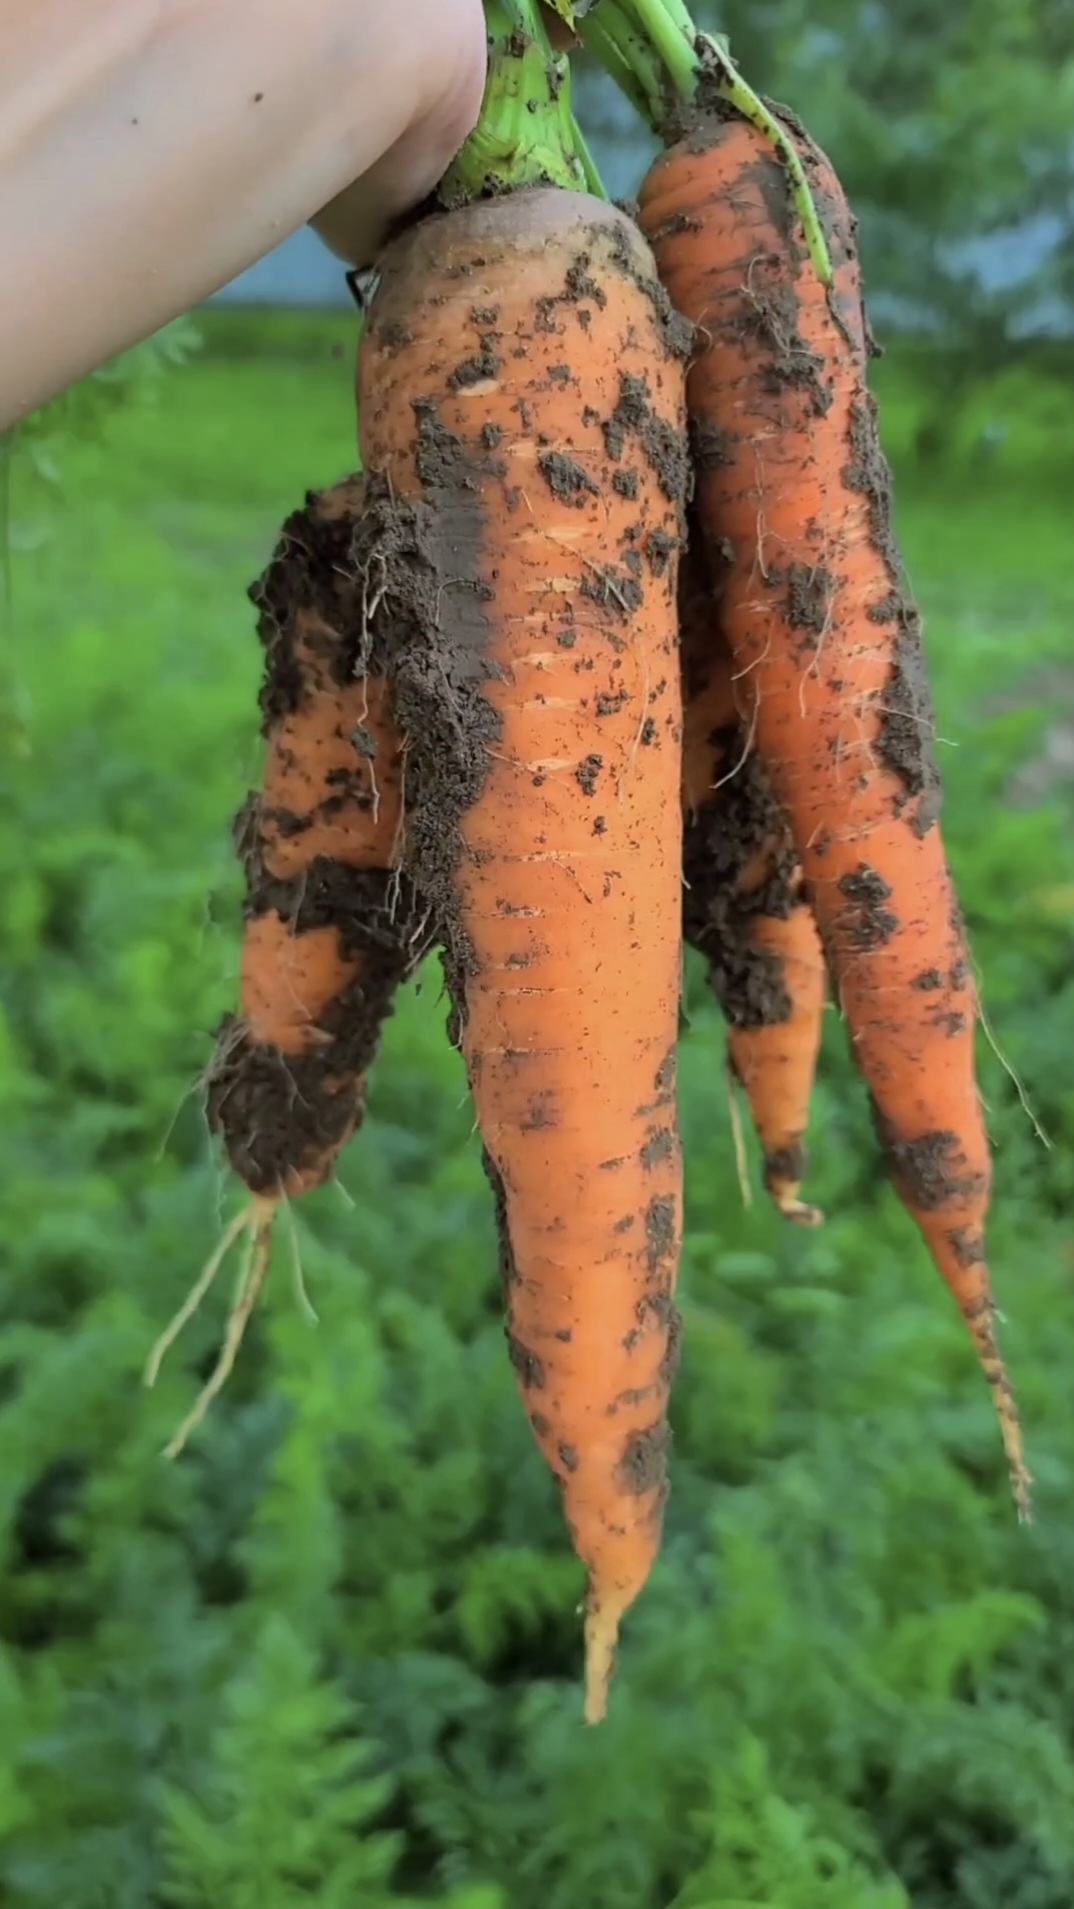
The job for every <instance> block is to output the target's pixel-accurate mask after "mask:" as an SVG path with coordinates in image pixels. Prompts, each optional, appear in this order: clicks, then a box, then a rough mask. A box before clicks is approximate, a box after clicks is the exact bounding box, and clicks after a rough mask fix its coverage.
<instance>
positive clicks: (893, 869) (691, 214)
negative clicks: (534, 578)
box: [641, 113, 1029, 1514]
mask: <svg viewBox="0 0 1074 1909" xmlns="http://www.w3.org/2000/svg"><path fill="white" fill-rule="evenodd" d="M786 123H787V125H788V129H789V131H790V132H791V134H792V136H793V137H794V138H795V140H796V143H797V145H798V148H799V151H800V153H801V157H802V160H803V163H804V165H805V168H806V172H807V175H808V179H809V184H810V187H811V189H812V193H813V197H814V201H815V204H816V206H817V209H818V211H819V213H820V216H821V219H822V222H823V224H824V227H825V230H826V233H827V237H828V242H829V246H830V250H831V254H832V260H833V264H834V271H835V276H834V284H833V285H832V286H831V287H830V288H828V287H825V286H824V285H823V284H822V283H821V281H820V279H819V277H818V276H817V274H816V272H815V271H814V270H813V267H812V266H811V264H810V262H809V260H808V259H807V257H806V254H805V249H804V245H803V243H802V235H801V232H800V230H799V229H798V228H797V226H796V222H795V217H794V213H793V209H792V205H791V201H790V197H789V189H788V184H787V178H786V173H785V170H784V168H783V167H782V165H781V162H780V160H779V158H778V156H777V155H776V154H775V152H774V151H773V150H772V148H771V147H770V146H769V145H768V144H767V143H766V140H765V139H764V137H763V136H762V135H761V134H759V133H758V132H757V131H756V130H755V129H754V128H753V127H752V126H751V125H749V124H748V123H747V122H746V121H744V120H741V119H739V118H736V117H724V116H721V115H720V114H718V113H712V114H710V115H709V116H708V117H706V116H705V115H703V114H702V115H700V116H699V117H698V121H697V124H696V125H695V126H694V128H693V130H692V132H691V134H690V136H689V137H688V138H687V139H686V140H684V141H683V143H682V144H680V145H678V146H676V147H675V148H673V149H672V150H671V151H669V152H668V153H667V154H666V155H665V156H663V157H661V158H660V159H658V160H657V161H656V163H655V164H654V166H653V167H652V169H651V171H650V173H649V175H648V178H647V180H646V182H645V185H644V188H643V193H642V206H641V219H642V225H643V228H644V230H645V231H646V232H647V233H648V234H649V235H650V237H651V240H652V243H653V247H654V251H655V254H656V258H657V262H658V266H659V270H660V275H661V278H662V280H663V282H664V284H665V286H666V287H667V289H668V291H669V293H670V295H671V298H672V301H673V303H674V305H675V306H676V308H677V309H678V310H679V311H680V312H682V313H683V314H684V315H685V316H686V317H687V318H688V319H689V320H690V321H691V322H692V323H693V324H694V325H695V326H696V327H697V341H698V342H697V348H696V356H695V357H694V360H693V362H692V364H691V366H690V370H689V376H688V405H689V410H690V414H691V426H692V430H693V433H694V453H695V461H696V465H697V507H698V515H699V518H700V521H701V523H702V526H703V530H704V534H705V539H706V546H707V551H708V556H709V561H710V563H711V565H712V567H713V574H714V576H715V578H716V581H717V584H718V588H719V592H720V614H721V622H722V627H723V630H724V632H725V635H726V637H727V641H728V643H729V645H730V648H731V652H732V655H733V657H734V664H735V674H736V680H737V681H738V682H739V683H740V684H741V685H742V686H743V689H744V692H745V693H746V695H747V697H748V721H749V722H750V724H751V725H752V728H753V731H754V733H755V736H756V741H757V747H758V750H759V753H760V755H761V758H762V760H763V761H764V763H765V765H766V767H767V769H768V771H769V774H770V775H771V778H772V782H773V786H774V789H775V792H776V795H777V797H778V799H779V801H780V803H781V805H782V807H783V809H784V810H785V812H786V815H787V818H788V820H789V822H790V824H791V828H792V830H793V834H794V838H795V842H796V844H797V847H798V851H799V854H800V856H801V859H802V864H803V868H804V871H805V875H806V881H807V887H808V892H809V895H810V899H811V902H812V905H813V909H814V912H815V915H816V917H817V921H818V925H819V927H820V930H821V935H822V939H823V942H824V945H825V952H826V955H827V959H828V966H829V970H830V972H831V974H832V977H833V981H834V983H835V986H836V988H837V991H838V998H839V1005H840V1007H841V1010H842V1012H843V1015H844V1016H845V1019H846V1022H847V1025H848V1028H849V1030H850V1035H851V1039H852V1042H853V1048H854V1054H855V1057H856V1059H857V1062H858V1065H859V1067H860V1068H861V1071H862V1074H863V1075H864V1077H865V1080H866V1082H867V1083H868V1086H869V1089H870V1093H871V1095H872V1099H873V1104H874V1106H875V1109H876V1117H877V1126H878V1130H879V1133H880V1135H881V1138H882V1141H883V1143H884V1146H885V1149H886V1152H887V1156H888V1159H889V1161H890V1163H891V1168H892V1173H893V1177H894V1180H895V1184H896V1186H897V1188H898V1190H899V1193H900V1194H901V1197H902V1199H903V1200H904V1202H905V1204H906V1206H907V1207H908V1209H909V1210H910V1212H911V1213H912V1214H913V1216H914V1218H915V1219H916V1221H917V1223H918V1225H919V1227H920V1229H921V1232H922V1234H923V1235H924V1238H925V1240H926V1242H927V1244H928V1247H929V1250H930V1252H931V1253H932V1256H933V1258H934V1260H935V1261H936V1264H937V1266H938V1267H939V1269H940V1271H941V1273H942V1274H943V1276H944V1278H945V1280H946V1281H947V1283H948V1285H949V1287H950V1289H951V1291H952V1293H953V1294H954V1296H955V1298H956V1300H957V1302H958V1305H959V1307H960V1309H961V1311H962V1314H963V1317H964V1319H965V1321H966V1324H967V1326H968V1328H969V1330H970V1333H971V1334H972V1337H973V1340H974V1343H975V1345H976V1347H977V1350H978V1353H979V1355H980V1358H981V1361H982V1364H983V1366H984V1369H985V1372H986V1373H987V1376H988V1379H989V1383H990V1385H991V1387H992V1392H993V1396H994V1399H995V1402H996V1406H997V1410H998V1413H999V1418H1000V1423H1001V1426H1002V1431H1003V1437H1004V1442H1005V1446H1006V1451H1007V1457H1008V1461H1009V1465H1010V1471H1011V1476H1012V1480H1013V1485H1014V1492H1015V1497H1016V1501H1017V1503H1018V1507H1019V1510H1020V1512H1022V1513H1023V1514H1027V1512H1028V1503H1029V1478H1028V1474H1027V1472H1026V1468H1025V1464H1024V1460H1023V1456H1022V1446H1021V1435H1020V1431H1019V1426H1018V1420H1017V1414H1016V1410H1015V1406H1014V1402H1013V1399H1012V1395H1011V1391H1010V1386H1009V1384H1008V1381H1007V1376H1006V1373H1005V1371H1004V1367H1003V1364H1002V1362H1001V1359H1000V1354H999V1350H998V1346H997V1340H996V1331H995V1319H994V1315H995V1307H994V1304H993V1300H992V1295H991V1289H990V1283H989V1277H988V1272H987V1268H986V1264H985V1242H984V1223H985V1216H986V1210H987V1206H988V1199H989V1190H990V1178H991V1174H990V1159H989V1150H988V1144H987V1139H986V1135H985V1129H984V1123H983V1119H982V1111H981V1105H980V1100H979V1097H978V1092H977V1087H976V1082H975V1075H974V1028H975V1022H976V1018H977V999H976V993H975V988H974V983H973V978H972V974H971V970H970V963H969V959H968V955H967V948H966V940H965V933H964V929H963V924H962V919H961V916H960V913H959V909H958V906H957V902H956V898H955V894H954V889H953V886H952V882H951V878H950V875H949V872H948V868H947V863H946V859H945V855H944V848H943V843H942V840H941V835H940V829H939V826H938V821H937V815H938V809H939V799H938V775H937V771H936V767H935V763H934V759H933V728H934V724H933V716H932V709H931V704H930V700H929V694H928V688H927V683H926V678H925V669H924V661H923V655H922V644H921V628H920V620H919V617H918V613H917V610H916V609H915V607H914V604H913V602H912V601H911V599H910V597H909V595H908V593H907V590H906V587H905V582H904V578H903V573H902V567H901V562H900V558H899V554H898V550H897V546H896V543H895V539H894V536H893V532H892V520H891V481H890V473H889V471H888V467H887V465H886V463H885V461H884V458H883V455H882V452H881V450H880V445H879V440H878V435H877V428H876V412H875V405H874V402H873V399H872V397H871V395H870V393H869V391H868V388H867V382H866V367H867V359H868V354H869V348H870V340H869V335H868V329H867V325H866V320H865V316H864V311H863V306H862V298H861V286H860V279H859V271H858V264H857V257H856V251H855V243H854V221H853V219H852V217H851V215H850V213H849V211H848V209H847V205H846V201H845V199H844V197H843V194H842V190H841V188H840V186H839V182H838V180H837V179H836V177H835V174H834V172H833V170H832V168H831V166H830V164H829V163H828V161H827V160H826V159H825V158H824V156H823V154H822V153H820V152H819V151H818V150H817V148H816V147H815V146H814V145H813V144H812V143H811V142H810V140H809V139H808V138H807V137H806V135H805V134H804V133H803V132H802V131H801V129H800V128H799V127H797V125H796V124H795V123H794V122H793V121H791V120H790V119H789V118H788V119H787V122H786Z"/></svg>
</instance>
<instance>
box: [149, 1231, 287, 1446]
mask: <svg viewBox="0 0 1074 1909" xmlns="http://www.w3.org/2000/svg"><path fill="white" fill-rule="evenodd" d="M278 1205H279V1202H278V1200H276V1199H271V1198H267V1197H264V1196H257V1197H255V1198H254V1199H252V1200H251V1201H250V1203H249V1205H248V1206H245V1207H243V1208H242V1210H241V1212H239V1213H237V1214H236V1215H235V1218H234V1219H233V1220H231V1221H230V1223H229V1224H228V1226H227V1227H226V1228H225V1230H224V1232H223V1234H222V1236H221V1238H220V1240H219V1242H218V1244H217V1245H216V1247H215V1249H214V1251H213V1252H212V1254H211V1255H210V1257H209V1259H208V1260H207V1261H206V1263H205V1266H204V1267H203V1269H202V1271H201V1272H200V1273H199V1275H198V1277H197V1279H196V1280H195V1282H194V1284H193V1286H192V1287H191V1289H190V1291H189V1293H188V1294H187V1296H186V1298H185V1299H184V1301H183V1304H182V1305H181V1306H180V1308H179V1310H178V1312H177V1313H176V1315H175V1317H174V1319H173V1320H172V1321H171V1323H170V1325H168V1326H166V1327H165V1329H164V1331H163V1332H162V1333H161V1335H160V1338H159V1339H158V1340H157V1342H156V1345H155V1346H154V1347H153V1349H152V1351H151V1353H150V1354H149V1357H148V1359H147V1360H146V1366H145V1383H146V1385H148V1386H153V1385H155V1384H156V1382H157V1379H158V1377H159V1374H160V1368H161V1366H162V1365H163V1363H164V1360H165V1358H166V1356H167V1354H168V1352H169V1350H170V1349H171V1347H172V1346H173V1345H174V1344H175V1342H176V1340H177V1339H178V1337H179V1335H180V1333H181V1332H182V1331H183V1329H184V1327H185V1326H187V1325H188V1324H189V1322H190V1320H191V1319H193V1317H194V1315H195V1313H196V1312H197V1310H198V1308H199V1306H200V1305H201V1303H202V1300H203V1299H204V1298H205V1296H206V1294H207V1293H208V1291H209V1288H210V1287H211V1286H212V1284H213V1281H214V1280H215V1279H216V1276H217V1274H218V1272H219V1271H220V1268H221V1266H222V1265H223V1263H224V1260H225V1259H226V1257H227V1255H228V1253H229V1252H230V1250H231V1248H232V1246H233V1245H234V1244H235V1241H236V1240H238V1239H241V1237H242V1235H243V1234H244V1233H245V1234H246V1235H247V1240H246V1247H245V1250H244V1252H243V1255H242V1263H241V1265H240V1268H239V1276H238V1282H237V1284H236V1288H235V1297H234V1300H233V1301H232V1305H231V1311H230V1313H229V1314H228V1321H227V1327H226V1330H225V1333H224V1342H223V1345H222V1346H221V1348H220V1356H219V1358H218V1359H217V1362H216V1365H215V1366H214V1368H213V1370H212V1372H211V1374H210V1375H209V1378H208V1379H207V1380H206V1382H205V1384H204V1386H203V1387H202V1389H201V1391H200V1392H199V1394H198V1396H197V1398H196V1399H195V1401H194V1404H193V1405H192V1407H191V1409H190V1411H189V1412H188V1413H187V1415H186V1418H185V1419H184V1420H183V1422H182V1424H181V1425H180V1426H179V1429H178V1430H177V1431H176V1432H175V1433H174V1434H173V1436H172V1437H171V1438H170V1439H169V1441H168V1443H167V1445H166V1446H165V1447H164V1456H165V1458H178V1456H179V1453H180V1452H181V1451H182V1450H183V1447H184V1446H185V1445H186V1444H187V1442H188V1440H189V1438H190V1435H191V1433H192V1432H194V1431H196V1430H197V1428H198V1426H199V1425H200V1424H201V1422H202V1420H203V1419H204V1417H205V1415H206V1413H207V1412H208V1410H209V1407H210V1405H211V1404H212V1402H213V1400H214V1399H215V1398H216V1397H217V1396H218V1394H219V1393H220V1392H222V1391H223V1389H224V1386H225V1385H226V1384H227V1381H228V1378H229V1376H230V1374H231V1371H232V1368H233V1366H234V1364H235V1360H236V1358H237V1356H238V1351H239V1347H240V1346H241V1344H242V1341H243V1336H244V1334H245V1332H246V1328H247V1325H248V1324H249V1321H250V1316H251V1314H252V1312H253V1310H254V1307H255V1306H256V1304H257V1300H258V1295H259V1293H260V1291H261V1288H262V1286H263V1285H264V1283H265V1275H266V1274H267V1272H268V1269H269V1260H270V1258H271V1256H272V1229H273V1224H274V1222H275V1218H276V1210H277V1207H278Z"/></svg>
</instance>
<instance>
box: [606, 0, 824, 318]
mask: <svg viewBox="0 0 1074 1909" xmlns="http://www.w3.org/2000/svg"><path fill="white" fill-rule="evenodd" d="M579 32H580V33H581V36H582V39H583V40H584V41H585V43H586V45H587V46H588V47H589V48H590V51H591V52H592V53H593V54H595V56H596V58H597V59H598V60H600V61H601V64H602V65H603V66H604V67H605V68H606V70H607V71H608V72H609V73H610V75H611V77H612V78H613V79H614V80H615V81H616V82H617V84H618V85H619V87H620V88H621V90H622V91H623V92H624V93H625V94H626V96H627V98H628V99H629V100H630V101H631V102H632V104H633V105H634V107H635V109H636V110H637V111H638V112H640V113H641V114H642V116H643V118H645V119H646V120H648V122H649V124H650V126H651V127H652V129H653V131H654V132H656V133H658V134H660V135H661V137H663V136H664V135H665V133H666V131H667V128H668V123H669V120H671V119H672V118H673V117H674V115H673V111H672V108H673V107H674V106H675V105H680V106H681V105H682V104H683V103H687V104H690V103H693V102H695V101H696V102H697V103H698V104H702V103H703V102H704V99H705V97H706V96H708V98H709V99H711V98H712V96H713V95H715V97H716V98H717V99H721V100H724V101H726V103H727V104H728V105H729V106H730V107H732V108H733V110H734V111H735V112H736V113H739V114H741V116H742V118H743V119H747V120H749V122H750V125H751V126H755V127H756V128H757V131H758V132H759V133H761V134H762V135H763V137H764V138H765V139H766V140H767V141H768V143H769V144H770V145H771V146H774V147H775V149H776V151H777V152H778V154H779V157H780V160H781V163H782V165H783V167H784V170H785V171H786V174H787V178H788V181H789V183H790V190H791V198H792V200H793V202H794V209H795V211H796V213H797V214H798V218H799V220H800V221H801V225H802V231H803V234H804V236H805V243H806V250H807V252H808V254H809V258H810V260H811V262H812V265H813V269H814V271H815V272H816V274H817V276H818V278H819V279H820V281H821V284H822V285H830V284H831V283H832V261H831V255H830V253H829V250H828V241H827V239H826V237H825V234H824V228H823V226H822V224H821V221H820V217H819V215H818V212H817V208H816V205H815V204H814V201H813V194H812V192H811V191H810V188H809V181H808V179H807V178H806V175H805V169H804V167H803V165H802V160H801V156H800V154H799V152H798V149H797V147H796V145H795V143H794V140H793V139H792V138H791V136H790V134H789V133H788V131H787V129H786V127H785V126H784V125H783V124H782V122H781V121H780V120H779V119H778V118H777V116H776V114H775V113H774V112H773V111H772V109H771V107H770V106H768V105H767V104H766V102H765V101H764V100H763V99H762V98H761V97H760V95H759V94H758V93H755V92H754V90H753V88H752V86H750V85H749V84H748V82H747V81H746V80H745V79H743V77H742V74H741V73H740V72H739V70H738V68H737V66H736V65H735V63H734V61H733V60H732V58H731V55H730V53H729V52H728V50H727V45H726V42H725V41H724V40H723V38H722V37H721V36H717V35H713V34H709V33H698V31H697V30H696V28H695V26H694V23H693V21H692V19H691V17H690V14H689V12H688V10H687V8H686V7H685V6H684V5H683V4H682V0H601V5H600V7H599V9H598V11H597V15H596V17H594V18H589V17H587V18H586V19H585V20H584V21H582V22H580V23H579Z"/></svg>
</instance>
